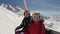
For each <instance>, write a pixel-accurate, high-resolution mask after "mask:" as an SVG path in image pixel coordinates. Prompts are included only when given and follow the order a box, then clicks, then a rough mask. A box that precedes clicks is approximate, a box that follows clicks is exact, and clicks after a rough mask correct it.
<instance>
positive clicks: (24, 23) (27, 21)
mask: <svg viewBox="0 0 60 34" xmlns="http://www.w3.org/2000/svg"><path fill="white" fill-rule="evenodd" d="M31 23H32V19H31V16H29V17H28V18H26V17H25V18H24V19H23V21H22V23H21V24H20V25H19V26H18V27H16V29H15V31H16V30H17V29H21V28H22V27H23V29H22V30H21V31H27V28H28V27H29V25H30V24H31Z"/></svg>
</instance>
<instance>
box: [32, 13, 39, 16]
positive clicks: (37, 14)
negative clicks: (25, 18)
mask: <svg viewBox="0 0 60 34" xmlns="http://www.w3.org/2000/svg"><path fill="white" fill-rule="evenodd" d="M32 16H39V17H40V14H39V13H33V14H32Z"/></svg>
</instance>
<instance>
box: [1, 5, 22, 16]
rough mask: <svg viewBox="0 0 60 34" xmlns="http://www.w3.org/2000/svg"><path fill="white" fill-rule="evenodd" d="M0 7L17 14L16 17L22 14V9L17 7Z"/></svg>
mask: <svg viewBox="0 0 60 34" xmlns="http://www.w3.org/2000/svg"><path fill="white" fill-rule="evenodd" d="M0 6H3V7H4V8H6V9H8V10H10V11H12V12H14V13H17V14H18V15H20V14H22V11H23V9H21V7H20V6H18V5H6V4H0Z"/></svg>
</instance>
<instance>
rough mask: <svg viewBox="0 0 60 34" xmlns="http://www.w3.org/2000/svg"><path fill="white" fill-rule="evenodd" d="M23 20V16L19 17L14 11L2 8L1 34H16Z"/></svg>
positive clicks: (0, 9)
mask: <svg viewBox="0 0 60 34" xmlns="http://www.w3.org/2000/svg"><path fill="white" fill-rule="evenodd" d="M22 19H23V17H22V16H20V17H18V15H16V14H15V13H13V12H12V11H9V10H7V9H6V8H4V7H2V6H0V34H14V29H15V27H17V26H18V25H19V24H20V23H21V20H22Z"/></svg>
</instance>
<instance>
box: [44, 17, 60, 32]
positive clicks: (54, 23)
mask: <svg viewBox="0 0 60 34" xmlns="http://www.w3.org/2000/svg"><path fill="white" fill-rule="evenodd" d="M59 19H60V16H50V18H49V19H45V22H44V23H45V27H46V28H48V29H51V30H54V31H57V32H60V20H59Z"/></svg>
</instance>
